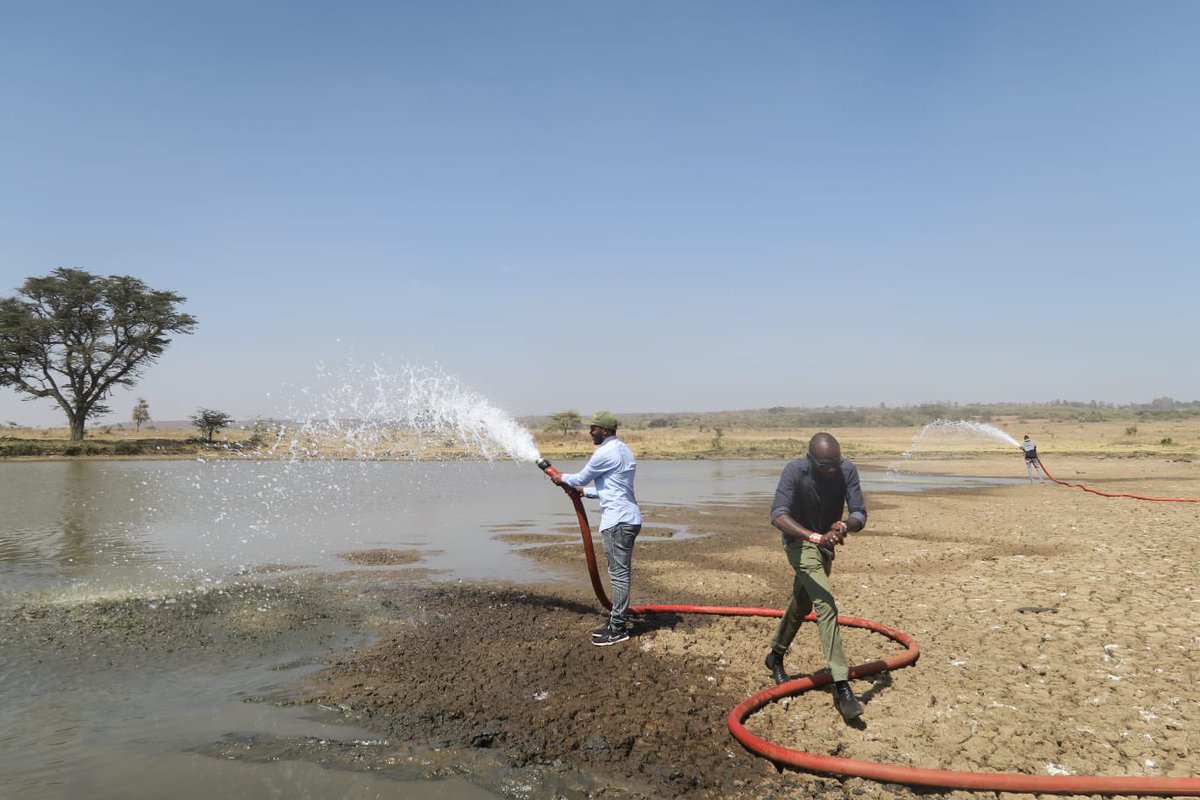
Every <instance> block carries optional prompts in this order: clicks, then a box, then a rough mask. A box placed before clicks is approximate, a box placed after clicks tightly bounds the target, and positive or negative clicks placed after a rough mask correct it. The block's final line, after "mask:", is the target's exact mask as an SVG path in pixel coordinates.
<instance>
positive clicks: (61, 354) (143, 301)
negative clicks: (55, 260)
mask: <svg viewBox="0 0 1200 800" xmlns="http://www.w3.org/2000/svg"><path fill="white" fill-rule="evenodd" d="M185 300H186V298H184V297H182V296H180V295H178V294H175V293H174V292H165V291H156V290H153V289H151V288H149V287H148V286H146V284H145V283H143V282H142V281H140V280H138V279H137V278H132V277H129V276H127V275H110V276H108V277H107V278H103V277H100V276H98V275H92V274H90V273H88V272H84V271H83V270H78V269H69V268H60V269H56V270H54V272H52V273H51V274H50V275H47V276H46V277H42V278H28V279H26V281H25V283H24V284H23V285H22V286H21V288H20V289H19V290H17V296H15V297H4V298H0V386H11V387H13V388H14V389H16V390H17V391H18V392H22V393H24V394H28V395H29V397H28V398H25V399H34V398H41V397H49V398H52V399H53V400H54V401H55V402H57V403H58V404H59V406H60V407H62V410H63V411H64V412H66V415H67V420H68V423H69V424H70V428H71V441H72V442H81V441H83V433H84V426H85V423H86V422H87V420H88V418H89V417H95V416H99V415H101V414H106V413H108V412H109V411H110V410H111V409H110V408H109V407H108V406H107V405H105V404H104V400H105V399H106V398H107V397H108V395H109V393H111V392H112V390H113V388H114V387H117V386H132V385H134V383H136V382H137V379H138V378H140V377H141V374H142V370H144V369H145V368H146V367H147V366H148V365H150V364H153V363H154V362H155V361H157V360H158V357H159V356H160V355H161V354H162V352H163V350H164V349H166V346H167V345H168V344H169V343H170V342H171V339H170V337H169V336H168V335H167V334H172V333H183V334H187V333H191V332H192V331H193V330H194V329H195V327H196V319H195V317H193V316H191V315H190V314H184V313H182V312H180V311H179V310H178V308H177V306H178V305H179V304H180V303H182V302H184V301H185Z"/></svg>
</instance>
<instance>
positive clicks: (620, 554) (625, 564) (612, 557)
mask: <svg viewBox="0 0 1200 800" xmlns="http://www.w3.org/2000/svg"><path fill="white" fill-rule="evenodd" d="M641 532H642V526H641V525H630V524H628V523H626V522H618V523H617V524H616V525H613V526H612V527H611V528H605V529H604V530H602V531H600V536H601V537H603V539H604V555H605V556H606V557H607V558H608V582H609V584H610V585H611V586H612V612H611V613H610V614H609V617H608V624H609V627H611V628H614V629H616V630H624V629H625V619H626V614H627V613H628V612H629V573H630V570H631V569H632V564H633V540H634V539H636V538H637V535H638V534H639V533H641Z"/></svg>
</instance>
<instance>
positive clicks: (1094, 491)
mask: <svg viewBox="0 0 1200 800" xmlns="http://www.w3.org/2000/svg"><path fill="white" fill-rule="evenodd" d="M1037 461H1038V464H1039V465H1040V466H1041V468H1042V472H1044V473H1046V477H1047V478H1049V479H1050V480H1051V481H1053V482H1054V483H1057V484H1058V485H1059V486H1070V487H1072V488H1074V489H1082V490H1083V491H1085V492H1091V493H1092V494H1098V495H1100V496H1101V497H1129V498H1132V499H1134V500H1150V501H1152V502H1155V503H1200V499H1197V498H1195V497H1149V496H1147V495H1144V494H1124V493H1119V492H1102V491H1100V490H1099V489H1093V488H1092V487H1090V486H1084V485H1083V484H1082V483H1067V482H1066V481H1060V480H1059V479H1058V478H1056V477H1054V476H1053V475H1051V474H1050V470H1048V469H1046V463H1045V462H1044V461H1042V458H1041V456H1038V460H1037Z"/></svg>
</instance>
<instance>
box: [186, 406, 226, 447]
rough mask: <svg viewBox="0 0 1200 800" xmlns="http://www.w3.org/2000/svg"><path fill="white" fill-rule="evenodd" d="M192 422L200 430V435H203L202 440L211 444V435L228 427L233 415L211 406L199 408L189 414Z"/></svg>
mask: <svg viewBox="0 0 1200 800" xmlns="http://www.w3.org/2000/svg"><path fill="white" fill-rule="evenodd" d="M191 420H192V424H193V425H195V426H196V428H197V429H198V430H199V431H200V435H201V436H203V437H204V441H206V442H208V443H209V444H212V440H213V436H215V435H216V434H217V433H218V432H220V430H221V429H222V428H228V427H229V426H230V425H232V424H233V417H231V416H229V415H228V414H226V413H225V412H224V411H215V410H213V409H211V408H200V409H197V410H196V413H195V414H193V415H192V416H191Z"/></svg>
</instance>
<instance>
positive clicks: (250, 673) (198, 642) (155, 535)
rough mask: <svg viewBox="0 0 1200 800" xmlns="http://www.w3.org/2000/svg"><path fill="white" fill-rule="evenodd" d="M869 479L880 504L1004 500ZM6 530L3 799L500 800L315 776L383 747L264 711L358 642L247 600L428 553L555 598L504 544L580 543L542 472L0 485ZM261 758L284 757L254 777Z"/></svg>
mask: <svg viewBox="0 0 1200 800" xmlns="http://www.w3.org/2000/svg"><path fill="white" fill-rule="evenodd" d="M782 465H783V462H762V461H747V462H741V461H738V462H735V461H697V462H645V463H643V464H641V465H640V467H639V475H638V493H639V499H640V500H641V501H642V503H643V504H645V505H655V504H678V503H682V504H693V503H698V502H705V501H711V500H728V499H730V498H736V497H743V496H746V495H755V496H761V498H762V501H763V502H764V504H766V503H767V502H769V497H770V494H771V493H772V492H773V491H774V488H775V481H776V480H777V478H778V475H779V471H780V469H781V468H782ZM556 466H558V467H559V468H560V469H563V470H564V471H571V470H574V469H577V468H578V467H579V466H580V463H579V462H564V463H562V464H556ZM863 478H864V488H865V489H866V490H867V491H868V492H870V491H879V490H886V491H915V490H921V489H927V488H941V487H946V486H982V485H990V484H995V483H999V482H1001V481H994V480H988V479H961V478H941V477H936V478H935V477H927V476H903V475H889V474H883V473H881V474H873V473H864V474H863ZM868 501H869V497H868ZM0 509H3V513H2V514H0V609H3V610H4V613H5V616H4V618H3V620H2V622H3V624H2V625H0V709H3V712H2V714H3V715H2V716H0V775H2V776H3V777H4V787H5V789H4V791H5V792H7V793H11V796H17V797H22V798H39V799H40V798H58V797H91V798H104V797H112V798H141V797H145V798H152V797H154V798H156V797H163V796H167V795H170V796H172V797H174V798H176V799H177V800H190V798H209V797H214V796H219V797H254V798H257V797H294V798H308V797H311V798H324V797H347V798H359V797H362V798H373V797H395V796H404V797H412V798H438V797H463V798H476V797H479V798H483V797H498V796H501V795H500V794H497V793H494V792H492V791H491V790H490V789H483V788H479V787H477V786H474V785H472V784H470V783H468V782H466V781H465V780H463V779H461V778H457V777H454V776H448V777H444V778H439V779H438V780H428V779H424V778H420V777H418V778H414V779H412V780H406V779H405V778H404V775H405V773H403V772H400V773H399V777H398V776H397V774H391V775H387V776H384V775H378V774H373V773H371V772H367V771H363V770H361V769H358V770H353V769H326V768H324V767H321V766H318V764H330V765H331V766H342V767H345V766H347V764H349V763H351V762H353V761H354V760H355V759H354V752H355V751H356V749H357V748H372V747H378V746H379V744H378V743H377V742H373V741H372V740H371V738H370V735H369V734H368V733H366V732H365V731H357V730H354V729H351V728H347V727H345V726H344V725H340V724H337V725H335V724H332V723H330V722H327V721H324V720H322V719H321V718H320V717H319V715H317V714H315V713H314V710H313V709H311V708H307V707H292V708H289V707H286V706H281V705H279V704H278V703H276V702H271V700H272V699H273V698H275V695H277V693H278V692H279V691H280V690H281V687H285V686H286V685H288V684H289V683H290V682H292V681H294V680H296V679H298V678H299V677H301V676H303V675H304V674H305V673H307V672H309V671H311V670H313V669H315V668H316V664H317V660H318V656H319V655H321V654H323V653H325V652H337V651H340V650H341V649H342V648H344V647H346V646H347V645H348V644H351V643H352V641H351V640H350V639H349V638H348V636H347V634H346V632H345V631H344V630H341V629H339V625H338V620H336V619H323V618H322V615H321V613H320V611H319V610H318V609H314V608H312V607H308V606H306V605H305V601H304V599H303V598H302V597H301V596H299V595H300V593H296V592H292V593H289V592H288V589H287V580H288V578H287V577H286V573H285V575H284V577H283V578H282V579H281V578H279V577H278V576H271V577H267V578H264V579H263V580H266V581H270V582H271V583H272V584H273V587H274V588H270V589H266V590H263V591H261V592H260V591H259V590H258V589H255V588H253V584H249V586H250V587H251V588H247V584H246V583H245V581H247V579H248V577H247V576H251V579H252V576H253V575H254V574H255V573H256V571H257V570H261V569H262V568H263V567H267V566H271V565H303V567H304V570H303V571H305V572H310V573H317V574H324V573H333V572H339V571H343V570H347V569H349V568H351V567H352V565H350V564H348V563H347V562H346V561H345V560H344V559H342V558H340V557H339V555H338V554H339V553H344V552H348V551H355V550H366V549H373V548H396V549H405V550H409V549H412V550H417V551H419V552H421V553H422V554H423V555H424V560H423V561H422V562H420V564H419V565H418V566H421V567H427V568H430V569H433V570H438V571H439V572H438V575H437V577H438V578H441V579H458V578H463V579H495V578H501V579H506V580H516V581H526V580H534V579H544V578H549V577H559V576H557V575H556V574H555V573H552V572H550V571H549V570H548V568H546V567H543V566H540V565H538V564H536V563H533V562H532V561H531V560H529V559H525V558H523V557H522V556H521V555H520V554H519V552H518V550H519V547H518V546H516V545H508V544H505V543H504V542H503V541H502V540H500V539H497V538H496V537H495V535H494V534H495V533H496V532H497V531H498V530H501V529H503V530H513V529H514V528H518V529H520V531H521V532H522V533H523V534H528V533H533V534H538V533H544V534H551V533H554V532H555V531H556V529H558V528H560V527H562V526H568V527H569V526H572V525H573V522H574V514H573V512H572V509H571V506H570V504H569V503H567V502H566V501H565V500H564V498H563V497H562V493H561V491H559V490H558V489H556V488H555V487H553V486H551V485H550V484H549V482H548V481H547V480H546V479H545V478H544V477H543V476H541V475H539V474H537V472H536V471H535V468H534V467H532V466H531V465H528V464H518V463H512V462H494V463H493V462H452V463H436V462H431V463H411V462H369V463H359V462H333V463H328V462H310V463H286V462H270V463H263V462H248V461H216V462H205V461H187V462H148V461H131V462H101V461H72V462H29V463H2V464H0ZM592 510H593V522H594V521H595V516H596V514H595V511H594V506H593V509H592ZM264 700H266V702H264ZM296 742H299V743H301V744H300V745H299V746H294V743H296ZM287 743H293V744H292V745H288V744H287ZM264 748H265V749H266V750H267V751H270V752H274V751H275V750H282V751H283V752H286V753H287V754H288V755H286V756H285V757H276V756H272V757H261V758H260V757H255V755H254V754H255V753H256V752H258V751H261V750H263V749H264Z"/></svg>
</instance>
